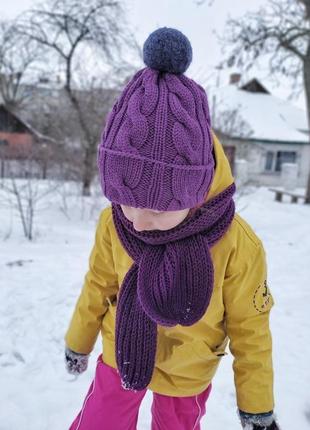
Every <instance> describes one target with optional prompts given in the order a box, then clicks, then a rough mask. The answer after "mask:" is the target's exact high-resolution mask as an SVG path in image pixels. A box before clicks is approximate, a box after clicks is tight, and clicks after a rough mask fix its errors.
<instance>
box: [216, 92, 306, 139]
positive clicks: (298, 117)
mask: <svg viewBox="0 0 310 430" xmlns="http://www.w3.org/2000/svg"><path fill="white" fill-rule="evenodd" d="M246 85H247V84H246ZM208 94H209V100H210V103H212V101H214V100H215V101H216V114H217V115H218V114H219V113H220V112H223V111H230V110H231V111H233V110H236V109H238V115H239V116H240V118H242V120H243V121H244V122H245V123H246V124H247V125H248V126H249V128H250V129H251V134H250V136H249V138H248V139H249V140H270V141H279V142H302V143H306V142H309V135H307V130H308V126H307V116H306V112H305V111H303V110H302V109H299V108H297V107H295V106H293V105H291V104H290V103H289V102H288V101H287V100H282V99H279V98H277V97H275V96H273V95H271V94H269V93H266V92H250V91H246V90H244V89H241V88H238V87H237V86H236V85H227V86H225V87H220V88H216V89H213V90H211V91H208ZM231 137H236V138H238V137H240V135H238V130H237V129H236V130H235V131H233V132H232V134H231Z"/></svg>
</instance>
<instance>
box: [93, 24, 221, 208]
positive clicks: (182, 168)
mask: <svg viewBox="0 0 310 430" xmlns="http://www.w3.org/2000/svg"><path fill="white" fill-rule="evenodd" d="M143 54H144V62H145V64H146V65H147V67H145V68H144V69H142V70H140V71H138V72H137V73H136V74H135V75H134V77H133V78H132V79H131V80H130V81H129V82H128V84H127V85H126V87H125V89H124V90H123V92H122V94H121V95H120V97H119V98H118V100H117V101H116V103H115V104H114V106H113V109H112V111H111V112H110V114H109V117H108V120H107V124H106V127H105V129H104V131H103V133H102V140H101V143H100V145H99V148H98V168H99V173H100V180H101V185H102V189H103V193H104V195H105V196H106V197H107V198H108V199H109V200H110V201H112V202H114V203H118V204H123V205H127V206H133V207H140V208H149V209H155V210H162V211H168V210H170V211H172V210H180V209H185V208H192V207H195V206H197V205H199V204H201V203H203V202H204V200H205V196H206V194H207V192H208V190H209V188H210V186H211V182H212V178H213V174H214V159H213V156H212V147H213V145H212V137H211V124H210V114H209V107H208V100H207V95H206V93H205V91H204V89H203V88H202V87H201V86H200V85H198V84H197V83H196V82H194V81H193V80H192V79H189V78H187V77H186V76H184V75H183V74H182V73H183V72H184V71H185V70H186V68H187V67H188V66H189V64H190V62H191V58H192V49H191V45H190V42H189V41H188V39H187V38H186V37H185V36H184V35H183V34H182V33H181V32H180V31H178V30H175V29H170V28H166V27H164V28H161V29H158V30H156V31H155V32H153V33H152V34H151V35H150V36H149V37H148V39H147V40H146V42H145V44H144V47H143Z"/></svg>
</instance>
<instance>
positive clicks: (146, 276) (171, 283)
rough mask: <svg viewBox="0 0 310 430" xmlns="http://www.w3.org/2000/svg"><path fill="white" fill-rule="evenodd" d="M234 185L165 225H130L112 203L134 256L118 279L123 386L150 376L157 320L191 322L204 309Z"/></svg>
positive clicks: (136, 385) (139, 384)
mask: <svg viewBox="0 0 310 430" xmlns="http://www.w3.org/2000/svg"><path fill="white" fill-rule="evenodd" d="M234 192H235V185H234V184H232V185H231V186H230V187H228V188H227V189H226V190H224V191H223V192H222V193H220V194H218V195H217V196H216V197H214V198H213V199H211V200H209V201H208V202H206V203H204V204H203V205H202V206H201V207H200V208H199V209H198V210H197V211H196V212H195V213H194V214H193V215H192V217H189V218H187V219H185V220H184V221H183V222H182V223H181V224H179V225H178V226H176V227H174V228H173V229H170V230H166V231H158V230H153V231H142V232H138V231H136V230H135V229H134V227H133V224H132V223H131V222H130V221H129V220H128V219H127V218H126V217H125V216H124V214H123V211H122V209H121V207H120V205H117V204H112V213H113V220H114V224H115V227H116V231H117V233H118V236H119V238H120V241H121V242H122V244H123V246H124V247H125V249H126V250H127V252H128V254H129V255H130V256H131V257H132V259H133V260H134V263H133V265H132V266H131V268H130V269H129V271H128V272H127V274H126V276H125V278H124V281H123V283H122V286H121V289H120V294H119V299H118V306H117V313H116V361H117V366H118V369H119V372H120V375H121V378H122V383H123V387H125V388H127V389H132V390H142V389H144V388H146V387H147V385H148V384H149V383H150V380H151V378H152V374H153V369H154V364H155V355H156V342H157V324H160V325H163V326H167V327H172V326H175V325H176V324H181V325H183V326H190V325H192V324H194V323H196V322H197V321H199V320H200V319H201V318H202V316H203V315H204V314H205V312H206V310H207V307H208V305H209V302H210V298H211V294H212V291H213V282H214V273H213V263H212V259H211V255H210V247H212V246H213V245H214V244H215V243H216V242H217V241H218V240H219V239H220V238H221V237H222V236H223V235H224V233H225V232H226V231H227V229H228V227H229V225H230V223H231V221H232V219H233V217H234V213H235V205H234V201H233V199H232V197H233V194H234Z"/></svg>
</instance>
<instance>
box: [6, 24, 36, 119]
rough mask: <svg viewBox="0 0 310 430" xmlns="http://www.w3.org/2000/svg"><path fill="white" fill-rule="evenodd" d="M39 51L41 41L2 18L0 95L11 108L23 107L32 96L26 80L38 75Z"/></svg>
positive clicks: (34, 78)
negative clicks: (32, 40)
mask: <svg viewBox="0 0 310 430" xmlns="http://www.w3.org/2000/svg"><path fill="white" fill-rule="evenodd" d="M39 55H40V52H39V47H38V45H37V44H36V43H35V42H29V40H26V39H25V38H23V37H21V36H20V35H18V33H17V31H16V26H15V23H14V22H9V21H8V22H4V21H0V96H1V98H2V103H3V104H4V105H5V106H6V107H7V108H8V109H9V110H11V111H16V110H18V109H21V108H22V107H25V104H26V102H27V101H28V100H29V93H28V92H27V90H26V87H25V86H24V85H23V84H24V83H25V82H26V81H27V82H28V83H30V82H33V81H34V80H36V79H37V75H36V73H35V69H34V67H35V66H34V65H35V63H36V62H37V61H38V58H39Z"/></svg>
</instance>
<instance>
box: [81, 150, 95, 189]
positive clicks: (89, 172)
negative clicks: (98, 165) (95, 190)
mask: <svg viewBox="0 0 310 430" xmlns="http://www.w3.org/2000/svg"><path fill="white" fill-rule="evenodd" d="M94 157H95V154H94V152H93V151H92V145H89V146H87V147H86V148H85V152H84V161H83V191H82V193H83V196H90V194H91V193H90V186H91V182H92V179H93V177H94V171H93V165H94Z"/></svg>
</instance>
